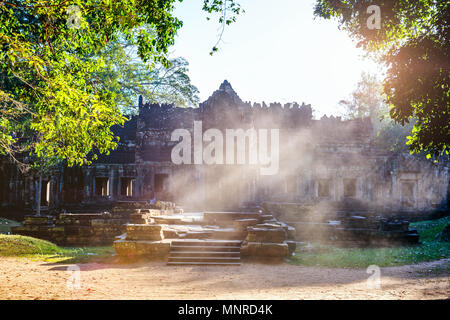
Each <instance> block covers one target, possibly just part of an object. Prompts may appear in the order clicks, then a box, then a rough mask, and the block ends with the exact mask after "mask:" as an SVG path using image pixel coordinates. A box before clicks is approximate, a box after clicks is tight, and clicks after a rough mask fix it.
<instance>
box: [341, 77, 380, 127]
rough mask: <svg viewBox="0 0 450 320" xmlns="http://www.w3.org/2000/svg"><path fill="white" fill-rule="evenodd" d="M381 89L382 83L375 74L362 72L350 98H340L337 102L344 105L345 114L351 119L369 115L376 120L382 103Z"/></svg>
mask: <svg viewBox="0 0 450 320" xmlns="http://www.w3.org/2000/svg"><path fill="white" fill-rule="evenodd" d="M382 90H383V87H382V84H381V83H380V81H379V80H378V79H377V78H376V76H375V75H372V74H369V73H366V72H363V73H362V75H361V80H360V81H359V82H358V84H357V87H356V89H355V91H353V93H352V95H351V98H350V99H349V100H341V101H340V102H339V104H340V105H342V106H344V107H345V109H346V114H345V115H346V116H347V117H349V118H351V119H355V118H364V117H370V118H371V120H372V121H376V120H377V118H378V116H377V115H378V112H379V110H380V109H381V108H382V106H383V104H384V101H383V96H382Z"/></svg>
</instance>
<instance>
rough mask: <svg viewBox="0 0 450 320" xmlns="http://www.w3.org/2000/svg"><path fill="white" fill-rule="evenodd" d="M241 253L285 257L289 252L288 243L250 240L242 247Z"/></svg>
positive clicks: (250, 255)
mask: <svg viewBox="0 0 450 320" xmlns="http://www.w3.org/2000/svg"><path fill="white" fill-rule="evenodd" d="M241 254H242V255H244V256H249V257H269V258H284V257H287V256H288V254H289V247H288V244H287V243H261V242H248V243H247V244H246V245H244V246H243V247H242V248H241Z"/></svg>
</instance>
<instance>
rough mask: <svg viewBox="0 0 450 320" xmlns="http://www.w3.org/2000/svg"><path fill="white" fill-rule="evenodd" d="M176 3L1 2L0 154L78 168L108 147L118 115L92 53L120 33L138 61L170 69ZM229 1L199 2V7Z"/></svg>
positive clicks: (215, 7) (216, 8) (212, 8)
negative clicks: (132, 44) (59, 161)
mask: <svg viewBox="0 0 450 320" xmlns="http://www.w3.org/2000/svg"><path fill="white" fill-rule="evenodd" d="M178 2H181V0H180V1H176V0H157V1H147V0H72V1H68V0H8V1H0V67H1V68H0V113H1V119H0V152H1V153H3V154H6V155H9V156H10V157H11V158H12V159H15V160H16V161H18V162H20V161H21V160H20V159H18V158H17V155H27V154H34V155H36V156H37V157H40V158H43V157H46V158H49V159H53V158H57V159H66V160H67V163H68V164H69V165H74V164H79V165H81V164H87V163H90V159H89V154H92V153H91V151H92V150H94V149H95V150H98V151H99V152H101V153H107V152H108V150H110V149H111V148H115V147H116V146H117V138H116V137H114V135H113V133H112V132H111V130H110V128H111V126H112V125H115V124H123V122H124V121H125V117H124V116H123V115H122V114H121V112H120V110H119V108H118V106H117V104H116V95H117V92H115V91H114V90H110V88H108V87H107V86H105V85H103V84H102V83H100V82H99V79H98V78H96V77H95V75H96V74H98V73H100V72H102V70H104V67H105V63H107V62H106V61H105V59H104V58H103V57H102V55H101V54H99V53H100V51H101V50H102V49H104V48H105V47H106V46H107V45H108V44H109V43H111V42H113V41H117V40H118V39H119V37H121V36H124V37H125V38H126V39H128V40H130V39H133V41H134V42H135V43H136V45H137V51H136V54H137V56H138V57H139V58H140V59H142V60H143V61H144V62H154V63H160V64H161V65H163V66H165V67H169V65H170V62H169V60H168V58H167V51H168V48H169V47H170V46H171V45H172V44H173V43H174V39H175V34H176V32H177V30H178V29H179V28H180V27H181V26H182V22H181V21H180V20H179V19H177V18H176V17H174V15H173V11H174V6H175V4H176V3H178ZM234 2H235V1H233V0H228V1H219V0H203V3H204V7H203V10H205V11H207V12H221V10H222V9H223V8H225V7H226V6H229V5H227V3H228V4H229V3H234ZM233 8H234V9H233V10H232V12H231V14H236V13H239V11H238V10H236V7H233ZM94 158H95V155H94Z"/></svg>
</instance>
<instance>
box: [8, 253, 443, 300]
mask: <svg viewBox="0 0 450 320" xmlns="http://www.w3.org/2000/svg"><path fill="white" fill-rule="evenodd" d="M68 266H70V265H61V264H49V263H44V262H37V261H30V260H26V259H18V258H1V257H0V299H2V300H4V299H448V298H449V297H450V274H449V269H450V259H445V260H440V261H436V262H431V263H423V264H419V265H412V266H403V267H391V268H381V278H380V285H381V287H380V288H379V289H377V288H376V287H372V288H368V284H367V279H368V278H369V277H370V276H371V275H370V274H368V273H367V272H366V270H365V269H330V268H321V267H316V268H313V267H299V266H293V265H289V264H269V265H267V264H259V263H249V262H245V263H243V264H242V265H241V266H239V267H217V266H177V267H169V266H166V265H165V263H164V262H147V263H134V264H118V263H108V264H105V263H87V264H80V265H78V267H79V268H80V272H79V273H76V272H73V271H67V267H68ZM72 266H73V265H72ZM75 269H76V267H75ZM77 274H78V275H79V282H77ZM68 284H69V285H68ZM77 284H79V288H77ZM373 284H375V285H376V282H375V283H373Z"/></svg>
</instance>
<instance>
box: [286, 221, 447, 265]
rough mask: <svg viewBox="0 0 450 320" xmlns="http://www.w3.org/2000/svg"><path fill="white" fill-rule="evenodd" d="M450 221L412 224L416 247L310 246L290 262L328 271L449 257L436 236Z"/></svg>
mask: <svg viewBox="0 0 450 320" xmlns="http://www.w3.org/2000/svg"><path fill="white" fill-rule="evenodd" d="M449 222H450V217H445V218H442V219H439V220H433V221H422V222H416V223H412V224H411V228H416V229H417V231H418V232H419V235H420V241H421V244H420V245H418V246H403V247H392V248H339V247H334V246H331V245H322V244H316V243H313V244H311V245H310V246H309V247H308V249H307V250H305V249H304V248H298V249H297V251H296V255H295V256H293V257H292V258H291V259H290V260H289V263H292V264H295V265H303V266H323V267H331V268H367V267H368V266H369V265H372V264H374V265H377V266H379V267H391V266H401V265H407V264H415V263H419V262H425V261H433V260H439V259H445V258H450V243H448V242H439V241H438V240H437V239H436V235H437V234H438V233H439V232H441V231H442V230H443V229H444V228H445V226H446V225H447V224H448V223H449Z"/></svg>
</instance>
